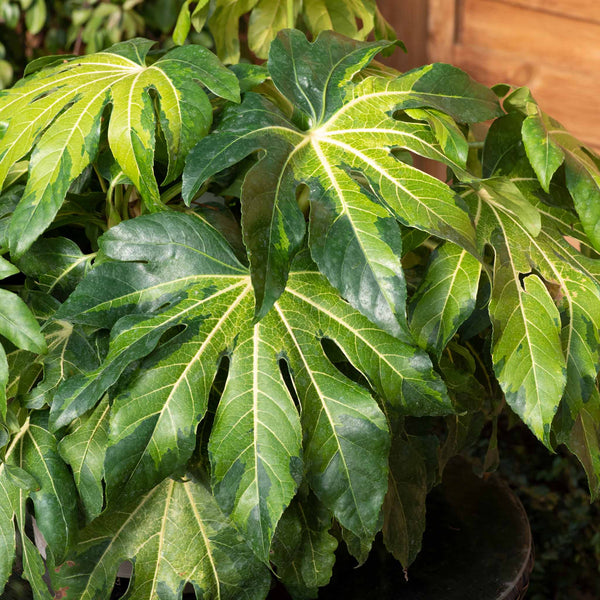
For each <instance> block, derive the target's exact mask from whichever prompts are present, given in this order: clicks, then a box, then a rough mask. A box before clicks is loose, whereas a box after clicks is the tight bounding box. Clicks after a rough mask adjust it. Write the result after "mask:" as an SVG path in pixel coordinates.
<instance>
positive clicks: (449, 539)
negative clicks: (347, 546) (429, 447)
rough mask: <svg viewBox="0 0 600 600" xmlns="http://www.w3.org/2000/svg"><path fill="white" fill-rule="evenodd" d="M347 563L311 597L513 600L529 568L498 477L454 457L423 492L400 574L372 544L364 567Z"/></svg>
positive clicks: (515, 502) (524, 524) (525, 537)
mask: <svg viewBox="0 0 600 600" xmlns="http://www.w3.org/2000/svg"><path fill="white" fill-rule="evenodd" d="M341 550H343V548H342V549H341ZM340 554H341V553H340ZM354 564H355V563H354ZM354 564H353V563H352V560H351V559H350V558H349V557H346V558H345V559H344V557H342V556H341V555H340V556H339V559H338V561H337V562H336V566H335V568H334V575H333V579H332V582H331V584H330V585H329V586H327V587H326V588H324V589H323V590H322V591H321V593H320V594H319V600H334V599H336V600H337V599H339V598H344V599H347V600H354V599H356V600H358V599H359V598H360V599H361V600H365V599H368V598H377V600H518V599H520V598H523V596H524V594H525V591H526V590H527V585H528V583H529V574H530V572H531V567H532V564H533V546H532V539H531V530H530V528H529V521H528V519H527V515H526V513H525V510H524V508H523V505H522V504H521V502H520V501H519V499H518V498H517V497H516V496H515V494H513V492H512V491H511V490H510V489H509V487H508V486H507V485H506V484H505V483H504V482H503V481H502V480H501V479H500V478H499V477H498V476H496V475H493V476H491V477H489V478H486V479H480V478H478V477H477V476H475V475H474V474H473V472H472V470H471V466H470V465H469V463H467V462H466V461H465V460H462V459H456V460H454V461H452V462H451V463H449V465H448V466H447V468H446V471H445V473H444V481H443V484H442V485H441V486H439V487H438V488H436V489H434V490H433V491H432V492H431V494H430V495H429V498H428V501H427V530H426V532H425V536H424V540H423V549H422V551H421V553H420V554H419V556H418V558H417V560H416V561H415V563H414V564H413V565H412V566H411V567H410V569H409V570H408V573H407V574H406V577H405V574H404V572H403V570H402V568H400V566H399V564H398V563H397V562H396V561H395V560H394V559H393V558H392V557H391V556H390V555H389V554H387V552H386V551H385V549H384V547H383V544H382V543H381V540H379V539H378V540H377V541H376V543H375V545H374V548H373V551H372V552H371V555H370V557H369V559H368V560H367V562H366V563H365V564H364V565H363V566H362V567H360V568H359V569H356V568H354ZM407 578H408V580H407Z"/></svg>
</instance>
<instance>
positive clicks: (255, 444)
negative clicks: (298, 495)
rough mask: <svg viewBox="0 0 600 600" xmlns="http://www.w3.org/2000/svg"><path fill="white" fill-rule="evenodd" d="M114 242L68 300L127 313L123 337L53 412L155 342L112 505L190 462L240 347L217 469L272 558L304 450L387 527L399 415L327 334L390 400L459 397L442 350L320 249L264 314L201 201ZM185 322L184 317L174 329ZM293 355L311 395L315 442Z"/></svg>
mask: <svg viewBox="0 0 600 600" xmlns="http://www.w3.org/2000/svg"><path fill="white" fill-rule="evenodd" d="M101 250H102V252H103V254H104V255H105V256H107V257H110V258H111V259H113V260H112V261H109V262H104V263H102V264H101V265H99V266H98V267H96V268H95V269H93V270H92V271H91V272H90V274H89V275H88V276H87V277H86V279H84V280H83V282H82V283H81V284H80V286H79V287H78V288H77V290H76V291H75V292H74V294H73V295H72V296H71V297H70V298H69V300H68V301H67V303H66V304H65V305H63V308H62V309H61V311H60V313H59V316H61V317H62V318H68V319H70V320H73V321H77V322H80V323H88V324H92V323H93V324H94V325H96V326H101V327H107V328H110V327H112V328H113V330H112V334H111V343H110V348H109V351H108V354H107V356H106V359H105V360H104V362H103V363H102V364H101V365H100V367H99V368H98V369H96V370H94V371H91V372H90V373H88V374H86V375H85V376H76V377H73V378H71V379H70V380H67V381H66V382H65V383H64V384H62V386H61V387H60V389H59V391H58V394H57V395H56V396H55V400H54V404H53V407H52V412H51V423H52V424H53V425H54V426H55V427H61V426H63V425H66V424H68V423H69V422H70V421H71V420H72V419H73V418H74V417H76V416H78V415H81V414H83V413H84V412H85V411H87V410H89V409H90V408H91V407H92V406H93V405H94V404H95V403H96V402H97V401H98V400H99V399H100V396H101V395H102V394H103V393H104V391H105V390H106V389H107V388H108V387H109V386H111V385H113V383H115V381H117V380H118V378H119V376H120V375H121V373H122V372H123V371H124V370H125V369H126V368H127V366H128V365H129V364H130V363H131V362H133V361H135V360H140V359H143V358H144V357H145V356H147V358H145V359H144V361H143V362H142V363H141V368H140V370H139V372H138V373H137V374H135V375H134V376H133V377H132V378H130V380H129V381H127V382H126V383H124V384H123V386H122V389H121V390H120V394H119V395H118V396H117V397H116V399H115V401H114V404H113V407H112V409H111V413H112V414H111V418H110V433H109V447H108V451H107V459H106V463H105V466H106V479H107V492H108V497H109V505H110V503H111V502H113V500H114V501H116V500H117V498H119V497H121V498H126V499H128V498H133V497H135V496H136V495H138V494H139V493H142V492H143V491H144V490H147V489H149V488H150V487H152V485H154V484H155V483H156V482H158V481H160V480H161V479H162V478H164V477H165V476H167V475H168V474H169V473H171V472H173V470H174V469H177V468H180V467H181V466H183V465H184V464H185V462H186V461H187V460H188V458H189V456H190V455H191V452H192V450H193V448H194V445H195V431H196V425H197V424H198V422H199V421H200V420H201V419H202V417H203V416H204V414H205V411H206V406H207V401H208V393H209V391H210V387H211V385H212V382H213V379H214V377H215V374H216V370H217V367H218V365H219V361H220V357H221V356H222V354H223V353H224V352H228V353H229V354H230V356H231V364H230V369H229V377H228V380H227V383H226V386H225V390H224V392H223V397H222V399H221V401H220V404H219V406H218V409H217V415H216V420H215V424H214V429H213V432H212V435H211V440H210V443H209V452H210V457H211V463H212V466H213V485H214V489H215V495H216V498H217V500H218V501H219V503H220V504H221V506H223V508H224V509H225V510H226V511H227V512H228V513H231V514H232V517H233V519H234V520H235V521H236V522H237V523H238V525H239V526H240V527H242V528H243V530H244V531H246V532H247V535H248V538H249V539H250V540H251V543H252V546H253V548H254V549H255V551H256V552H257V553H258V554H259V556H263V557H264V558H265V559H266V557H267V552H268V548H269V546H270V540H271V538H272V536H273V533H274V531H275V527H276V524H277V522H278V520H279V518H280V517H281V514H282V512H283V509H284V508H285V506H287V504H289V502H290V500H291V498H292V497H293V495H294V494H295V491H296V489H297V486H298V483H299V481H300V479H301V477H302V473H303V470H302V462H303V460H304V469H305V473H306V477H307V478H308V481H309V483H310V484H311V486H312V487H313V489H314V491H315V493H316V495H317V496H318V497H319V498H320V500H321V501H322V502H323V503H324V504H325V505H326V506H327V507H328V508H329V509H330V510H331V511H332V512H333V513H334V514H335V516H336V517H337V518H338V520H340V522H342V523H343V524H344V526H345V527H347V528H348V529H351V530H352V531H353V532H354V533H355V534H356V535H357V536H359V537H361V538H364V539H370V538H372V536H373V535H374V533H375V532H376V530H377V524H378V518H379V510H380V507H381V502H382V501H383V496H384V494H385V489H386V487H387V481H386V477H387V475H386V471H387V466H386V456H387V450H388V432H387V425H386V422H385V418H384V416H383V413H382V412H381V411H380V409H379V408H378V406H377V403H376V402H375V400H374V399H373V397H372V396H371V394H370V393H369V391H368V390H367V389H365V388H363V387H362V386H359V385H357V384H356V383H354V382H352V381H350V380H349V379H347V378H346V377H345V376H343V375H342V374H341V373H340V372H339V371H338V370H337V369H336V368H335V367H334V365H333V364H332V363H331V362H330V360H329V359H328V357H327V355H326V353H325V351H324V349H323V347H322V345H321V342H320V340H321V339H322V338H324V337H327V338H329V339H331V340H334V341H335V343H336V344H337V345H338V346H339V347H340V348H341V349H342V351H343V352H344V354H345V355H346V356H347V357H348V359H349V360H350V361H351V362H352V363H353V364H354V365H355V367H356V368H357V369H359V370H360V372H362V373H363V374H364V376H365V377H366V378H367V379H368V381H369V382H370V384H371V385H372V387H373V389H374V390H375V391H376V392H377V394H379V395H381V396H382V397H383V398H385V399H386V400H387V402H388V403H389V406H390V409H392V410H396V411H398V412H400V413H407V414H419V415H420V414H445V413H447V412H449V411H451V410H452V409H451V407H450V404H449V401H448V398H447V396H446V394H445V389H444V387H443V384H442V382H441V380H439V378H438V377H437V376H436V375H435V374H434V373H433V370H432V367H431V363H430V362H429V359H428V358H427V356H426V355H425V354H424V353H423V352H422V351H420V350H417V349H416V348H415V347H411V346H408V345H406V344H404V343H402V342H400V341H399V340H397V339H395V338H393V337H391V336H389V335H388V334H386V333H385V332H384V331H382V330H380V329H379V328H377V327H375V326H374V325H372V324H371V323H370V322H369V321H368V320H367V319H365V318H364V317H363V316H362V315H360V314H359V313H358V312H357V311H355V310H354V309H352V308H351V307H350V306H349V305H348V304H347V303H346V302H344V301H343V300H342V299H341V298H340V297H339V296H338V295H337V293H336V292H335V290H333V289H332V288H331V287H330V286H329V285H328V284H327V283H326V281H325V280H324V278H323V277H322V275H320V274H319V273H318V272H316V271H314V270H313V268H314V267H313V266H312V265H311V263H310V261H306V260H305V261H304V263H302V262H301V263H298V267H297V268H296V269H295V270H294V272H293V275H292V276H291V277H290V280H289V284H288V289H287V290H286V293H285V294H284V295H283V296H281V297H280V299H279V300H278V301H277V303H276V305H275V306H274V308H273V310H272V311H271V312H270V313H269V314H268V315H267V316H266V317H265V318H264V319H263V320H261V321H260V322H259V323H257V324H255V323H253V321H252V315H253V297H252V288H251V286H250V280H249V276H248V273H247V271H246V270H245V268H244V267H242V266H241V265H240V263H239V262H238V261H237V259H236V258H235V256H234V254H233V252H232V250H231V249H229V247H228V246H227V245H226V244H225V242H224V240H223V238H221V237H220V235H218V234H217V232H216V231H215V230H214V229H212V227H210V226H209V225H208V224H207V223H206V222H205V221H203V220H202V219H200V218H198V217H193V216H189V215H183V214H174V213H164V214H160V215H156V216H147V217H140V218H138V219H135V220H134V221H130V222H128V223H123V224H121V225H120V226H119V227H115V228H113V229H111V230H110V231H109V232H108V233H107V234H105V236H104V237H103V238H102V239H101ZM114 261H116V262H114ZM138 261H140V262H138ZM176 327H178V328H182V327H183V331H180V332H179V333H178V334H177V335H175V337H173V338H172V339H169V335H168V332H169V331H170V330H173V328H176ZM165 335H166V337H164V336H165ZM161 338H162V340H163V341H162V342H161ZM282 358H283V359H284V360H285V361H286V362H287V363H288V366H289V371H290V373H291V376H292V379H293V382H294V389H295V393H297V395H298V398H299V400H300V403H301V405H302V429H303V431H304V438H305V442H304V452H303V453H302V452H301V435H300V416H299V414H298V410H297V407H296V406H295V405H294V402H293V399H292V396H291V395H290V392H289V391H288V389H287V386H286V384H285V383H284V379H283V377H282V374H281V373H280V366H279V363H278V361H279V360H280V359H282ZM119 501H122V500H119Z"/></svg>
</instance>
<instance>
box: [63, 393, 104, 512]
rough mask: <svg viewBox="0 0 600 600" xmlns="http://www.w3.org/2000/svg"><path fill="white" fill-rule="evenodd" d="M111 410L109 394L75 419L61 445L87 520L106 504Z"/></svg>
mask: <svg viewBox="0 0 600 600" xmlns="http://www.w3.org/2000/svg"><path fill="white" fill-rule="evenodd" d="M109 410H110V406H109V404H108V397H105V398H104V399H103V400H102V401H101V402H100V404H98V406H96V408H95V409H94V410H93V411H92V412H91V413H90V414H88V415H84V416H83V417H81V418H80V419H78V420H76V421H75V422H74V423H73V427H72V428H71V431H70V433H69V434H68V435H66V436H65V437H64V438H63V439H62V440H61V441H60V443H59V445H58V451H59V453H60V455H61V457H62V458H63V460H64V461H65V462H66V463H67V464H69V465H70V466H71V469H72V470H73V477H74V479H75V485H76V486H77V489H78V491H79V496H80V498H81V500H82V502H83V507H84V509H85V513H86V517H87V519H88V521H91V520H92V519H94V518H95V517H97V516H98V515H99V514H100V512H101V511H102V507H103V504H104V492H103V487H102V478H103V477H104V457H105V455H106V447H107V445H108V418H109Z"/></svg>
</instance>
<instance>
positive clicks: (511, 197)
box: [472, 114, 600, 445]
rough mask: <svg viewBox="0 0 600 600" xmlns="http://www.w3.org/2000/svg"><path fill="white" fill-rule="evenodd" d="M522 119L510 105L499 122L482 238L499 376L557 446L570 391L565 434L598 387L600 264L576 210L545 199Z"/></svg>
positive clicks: (491, 149) (489, 148) (490, 144)
mask: <svg viewBox="0 0 600 600" xmlns="http://www.w3.org/2000/svg"><path fill="white" fill-rule="evenodd" d="M522 122H523V116H522V115H519V114H510V115H507V116H506V117H503V118H502V119H499V120H498V121H497V122H496V123H495V124H494V125H493V126H492V128H491V130H490V133H489V135H488V138H487V140H486V146H485V151H484V174H486V175H502V176H503V178H499V179H490V180H488V181H487V182H486V183H484V184H482V185H481V186H480V187H479V190H478V193H477V196H476V198H475V197H474V198H472V202H473V204H472V206H473V210H474V214H476V215H477V219H478V222H477V227H478V233H479V235H480V240H481V243H482V244H483V243H490V244H492V245H493V247H494V250H495V254H496V257H495V263H494V277H493V282H492V299H491V302H490V316H491V318H492V322H493V325H494V345H493V359H494V367H495V371H496V375H497V377H498V380H499V381H500V384H501V385H502V388H503V390H504V392H505V394H506V399H507V402H508V403H509V404H510V406H511V407H512V408H513V409H514V410H515V411H516V412H517V413H518V414H519V415H520V416H521V417H522V418H523V420H524V421H525V422H526V423H527V424H528V425H529V426H530V427H531V429H532V430H533V432H534V433H535V434H536V435H537V436H538V437H539V438H540V439H542V440H543V441H544V442H545V443H546V444H547V445H550V428H551V425H552V423H553V419H554V417H555V415H556V413H557V410H558V407H559V403H560V402H561V399H562V404H561V410H560V411H559V414H558V416H557V419H558V420H559V421H558V422H555V427H558V429H557V435H558V438H559V441H564V436H568V435H569V431H570V430H571V429H572V427H573V425H574V422H575V421H576V420H577V418H578V414H579V411H580V409H581V407H582V405H583V403H585V402H587V401H588V400H589V399H590V397H591V395H592V394H593V393H594V390H595V380H596V375H597V373H598V368H599V366H600V356H599V352H598V349H599V342H600V339H599V337H598V335H599V334H598V327H599V326H600V263H599V262H598V261H597V260H594V259H591V258H588V257H586V256H584V255H583V254H581V253H580V252H579V251H577V250H576V249H575V248H574V247H573V246H571V245H570V244H569V243H568V242H567V241H566V240H565V238H564V236H565V235H572V236H575V237H577V238H578V239H580V240H581V241H580V243H581V244H582V245H588V246H589V241H588V240H587V237H586V236H585V234H584V233H583V231H582V229H581V226H580V224H579V223H578V222H577V220H576V218H575V217H574V215H573V213H570V212H567V211H566V210H563V209H560V208H557V207H553V206H551V205H550V204H549V203H546V200H550V198H549V197H548V196H546V195H545V193H544V191H543V190H542V188H541V187H540V183H539V182H538V180H537V178H536V176H535V173H534V171H533V169H532V168H531V166H530V164H529V161H528V159H527V156H526V155H525V150H524V149H523V146H522V145H521V144H519V140H520V136H521V128H522ZM507 148H510V149H511V150H512V151H510V152H509V151H507ZM560 432H562V433H560ZM561 436H562V437H563V439H561Z"/></svg>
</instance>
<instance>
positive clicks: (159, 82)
mask: <svg viewBox="0 0 600 600" xmlns="http://www.w3.org/2000/svg"><path fill="white" fill-rule="evenodd" d="M152 45H153V42H149V41H148V40H142V39H135V40H131V41H128V42H123V43H120V44H117V45H115V46H113V47H111V48H110V49H108V50H106V51H104V52H100V53H98V54H93V55H90V56H86V57H76V58H75V59H65V60H64V62H63V63H60V64H58V65H54V66H50V67H49V68H47V69H42V70H40V71H37V72H36V73H34V74H32V75H30V76H29V77H27V78H25V79H23V80H22V81H21V82H19V83H18V84H17V85H15V86H14V87H13V88H12V89H11V90H7V91H6V92H4V93H3V94H2V96H1V97H0V120H3V121H7V122H8V129H7V131H6V134H5V135H4V137H3V138H2V140H0V185H1V183H2V182H3V181H4V179H5V177H6V175H7V173H8V171H9V169H10V167H11V166H12V165H13V164H14V163H15V162H16V161H18V160H19V159H21V158H22V157H23V156H25V155H27V154H29V153H30V152H31V151H32V150H33V152H32V154H31V160H30V163H29V178H28V180H27V185H26V188H25V192H24V194H23V197H22V198H21V200H20V202H19V204H18V206H17V208H16V209H15V212H14V214H13V216H12V219H11V223H10V227H9V240H8V241H9V245H10V248H11V253H12V255H13V256H15V257H19V256H22V255H23V254H24V252H25V251H26V250H27V249H28V248H29V247H30V246H31V244H32V243H33V241H35V239H36V238H37V237H38V236H39V235H40V233H42V232H43V231H44V230H45V229H46V228H47V227H48V226H49V225H50V223H51V222H52V220H53V218H54V217H55V216H56V213H57V212H58V210H59V208H60V206H61V204H62V203H63V200H64V198H65V194H66V192H67V190H68V189H69V186H70V185H71V183H72V182H73V181H74V180H75V179H76V178H77V177H78V176H79V175H80V174H81V173H82V171H83V170H84V169H85V167H87V166H88V165H89V164H90V163H91V162H92V161H93V160H94V159H95V157H96V154H97V152H98V145H99V140H100V131H101V120H102V118H103V114H104V113H105V108H106V107H107V105H109V104H110V105H111V107H112V110H111V112H110V120H109V124H108V140H109V144H110V148H111V151H112V153H113V155H114V157H115V159H116V161H117V163H118V164H119V166H120V167H121V169H122V170H123V172H124V173H125V174H126V175H127V177H129V179H130V180H131V181H132V182H133V183H134V184H135V186H136V187H137V188H138V190H139V191H140V193H141V195H142V198H143V199H144V202H145V204H146V206H147V207H148V208H149V209H150V210H160V209H161V203H160V198H159V189H158V185H157V183H156V179H155V177H154V172H153V162H154V146H155V142H154V135H155V128H156V123H157V121H158V122H159V123H160V127H161V130H162V133H163V134H164V137H165V140H166V145H167V151H168V159H169V168H168V173H167V177H166V181H171V180H172V179H174V178H175V177H176V176H177V175H178V174H179V173H180V172H181V169H182V168H183V159H184V158H185V155H186V154H187V152H188V151H189V149H190V148H191V147H192V146H193V145H194V144H195V143H196V142H197V141H198V140H199V139H200V138H201V137H202V136H203V135H205V134H206V132H207V131H208V128H209V126H210V123H211V120H212V109H211V106H210V102H209V100H208V97H207V95H206V93H205V92H204V91H203V89H202V87H201V85H200V83H199V82H201V83H202V84H203V85H205V86H206V87H208V88H209V89H210V90H211V91H212V92H213V93H215V94H217V95H220V96H222V97H224V98H228V99H230V100H237V98H238V85H237V79H236V77H235V76H234V75H233V73H231V72H230V71H228V70H227V69H225V68H224V67H222V66H221V65H220V64H219V62H218V60H217V59H216V57H215V56H214V55H213V54H211V53H210V52H209V51H208V50H206V49H205V48H203V47H201V46H185V47H180V48H175V49H173V50H172V51H171V52H169V53H167V54H166V55H164V56H163V57H162V58H160V59H159V60H158V61H156V62H154V63H153V64H152V65H150V66H147V65H146V55H147V52H148V50H149V49H150V47H151V46H152ZM150 90H153V92H155V93H156V96H157V97H158V105H159V109H157V110H156V111H155V109H154V106H153V100H152V97H151V95H150V93H149V91H150Z"/></svg>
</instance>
